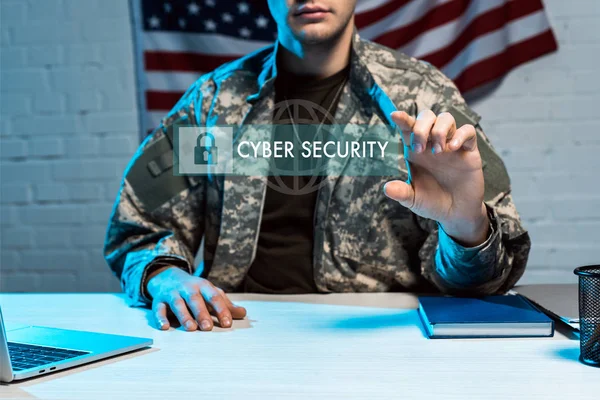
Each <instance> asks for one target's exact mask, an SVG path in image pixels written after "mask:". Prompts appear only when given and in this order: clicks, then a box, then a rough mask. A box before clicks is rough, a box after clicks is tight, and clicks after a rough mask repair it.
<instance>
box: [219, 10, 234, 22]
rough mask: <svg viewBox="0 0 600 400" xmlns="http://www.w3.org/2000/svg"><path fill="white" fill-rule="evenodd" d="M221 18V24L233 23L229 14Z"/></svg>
mask: <svg viewBox="0 0 600 400" xmlns="http://www.w3.org/2000/svg"><path fill="white" fill-rule="evenodd" d="M221 18H223V22H227V23H228V24H230V23H232V22H233V15H231V14H229V13H224V14H223V15H222V16H221Z"/></svg>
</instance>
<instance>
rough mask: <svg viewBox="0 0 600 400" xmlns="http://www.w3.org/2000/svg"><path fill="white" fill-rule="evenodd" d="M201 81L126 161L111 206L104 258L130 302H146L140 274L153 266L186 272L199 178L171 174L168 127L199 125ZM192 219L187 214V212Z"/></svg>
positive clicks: (196, 237) (198, 218)
mask: <svg viewBox="0 0 600 400" xmlns="http://www.w3.org/2000/svg"><path fill="white" fill-rule="evenodd" d="M206 85H207V82H206V79H202V78H201V79H200V80H199V81H198V82H196V84H194V85H193V86H192V87H190V89H189V90H188V91H187V92H186V93H185V95H184V96H183V97H182V98H181V100H180V101H179V102H178V103H177V104H176V106H175V107H174V108H173V110H172V111H171V112H170V113H169V114H168V115H167V117H166V118H164V119H163V121H162V123H161V125H160V127H159V128H157V129H156V130H155V131H154V132H153V133H152V134H151V135H149V136H148V138H146V140H144V142H143V143H142V144H141V145H140V147H139V149H138V151H137V152H136V154H135V155H134V156H133V158H132V160H131V161H130V163H129V165H128V167H127V169H126V171H125V176H124V178H123V180H122V182H121V186H120V189H119V192H118V195H117V198H116V201H115V204H114V207H113V212H112V214H111V217H110V220H109V224H108V228H107V232H106V239H105V243H104V257H105V259H106V261H107V262H108V265H109V266H110V268H111V269H112V271H113V272H114V274H115V275H116V276H117V277H118V278H119V279H120V281H121V286H122V288H123V291H124V292H125V293H126V294H127V296H128V298H129V299H130V304H131V305H132V306H142V305H147V304H148V303H149V302H150V301H149V299H148V297H147V295H146V294H145V288H144V286H145V285H144V282H145V277H146V275H147V274H148V273H149V271H150V270H151V269H152V268H153V266H157V265H164V263H168V264H170V265H174V266H177V267H179V268H182V269H184V270H186V271H188V272H190V273H191V272H192V267H193V260H194V257H195V253H196V251H197V250H198V248H199V246H200V242H201V239H202V235H203V227H204V222H203V218H202V215H196V214H198V210H202V204H203V197H204V196H203V191H204V182H203V180H202V179H196V178H195V179H194V180H191V179H190V178H189V177H185V176H176V175H174V173H173V144H172V142H173V130H174V129H175V127H176V126H177V125H179V124H186V125H188V126H189V125H198V124H200V123H202V121H201V115H200V112H195V110H201V108H202V107H203V106H204V101H203V99H202V92H203V88H204V87H205V86H206ZM192 215H193V217H190V216H192Z"/></svg>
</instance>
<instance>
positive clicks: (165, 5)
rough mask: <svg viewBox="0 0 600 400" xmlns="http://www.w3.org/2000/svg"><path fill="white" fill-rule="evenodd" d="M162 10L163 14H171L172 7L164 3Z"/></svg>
mask: <svg viewBox="0 0 600 400" xmlns="http://www.w3.org/2000/svg"><path fill="white" fill-rule="evenodd" d="M163 8H164V10H165V12H166V13H167V14H169V13H170V12H171V10H173V7H172V6H171V3H165V4H164V5H163Z"/></svg>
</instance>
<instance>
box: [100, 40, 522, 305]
mask: <svg viewBox="0 0 600 400" xmlns="http://www.w3.org/2000/svg"><path fill="white" fill-rule="evenodd" d="M277 47H278V45H277V43H276V44H274V45H272V46H270V47H267V48H264V49H262V50H259V51H257V52H255V53H253V54H250V55H248V56H246V57H244V58H242V59H239V60H236V61H234V62H231V63H228V64H225V65H223V66H221V67H220V68H218V69H217V70H215V71H213V72H211V73H208V74H205V75H203V76H202V77H200V79H198V81H196V82H195V83H194V84H193V85H192V86H191V87H190V88H189V89H188V91H187V92H186V93H185V95H184V96H183V97H182V99H181V100H180V101H179V102H178V103H177V104H176V105H175V107H174V108H173V110H172V111H171V112H170V113H169V114H168V115H167V116H166V117H165V118H164V119H163V121H162V123H161V126H160V127H158V128H157V129H156V130H155V131H154V132H153V134H151V135H150V136H149V137H148V138H147V139H146V140H145V141H144V142H143V143H142V144H141V146H140V148H139V150H138V151H137V153H136V154H135V155H134V157H133V159H132V161H131V163H130V164H129V166H128V168H127V170H126V172H125V176H124V179H123V181H122V184H121V188H120V190H119V193H118V196H117V199H116V203H115V207H114V209H113V213H112V215H111V217H110V222H109V226H108V230H107V235H106V241H105V247H104V254H105V257H106V260H107V262H108V264H109V265H110V267H111V269H112V270H113V271H114V273H115V274H116V275H117V276H118V277H119V278H120V280H121V283H122V287H123V289H124V291H125V292H126V293H127V295H128V296H129V298H130V299H131V301H132V304H133V305H143V304H146V303H147V302H148V298H147V296H146V295H145V290H144V289H143V285H144V282H145V277H146V275H147V274H148V272H149V270H150V269H151V268H152V267H153V266H156V265H164V264H165V263H167V264H172V265H175V266H178V267H180V268H183V269H184V270H186V271H189V272H190V273H192V274H196V275H198V276H202V277H206V278H207V279H209V280H210V281H211V282H212V283H214V284H215V285H217V286H219V287H221V288H223V289H224V290H226V291H234V290H236V288H237V287H238V286H239V285H240V283H241V282H242V280H243V278H244V276H245V274H246V272H247V271H248V269H249V267H250V265H251V263H252V261H253V258H254V255H255V250H256V244H257V239H258V233H259V227H260V222H261V214H262V205H263V203H264V198H265V192H266V191H265V189H266V183H267V177H266V176H200V177H199V176H176V175H175V174H173V171H172V169H170V167H171V165H172V163H171V164H169V163H168V160H169V159H172V157H173V145H172V136H173V132H172V131H173V127H174V126H175V125H176V124H178V123H182V122H183V123H187V124H192V125H195V126H206V127H210V126H215V125H233V126H243V125H245V124H269V123H271V120H272V113H273V108H274V98H275V96H274V80H275V78H276V75H277V68H276V63H275V59H276V53H277ZM423 109H432V110H434V111H436V112H441V111H446V110H450V109H452V110H454V111H455V112H456V111H457V112H458V113H459V114H460V115H462V116H463V117H464V118H466V119H467V121H469V122H471V123H472V124H474V125H475V126H476V128H477V131H478V135H479V136H478V142H479V143H480V152H481V154H482V158H483V162H484V177H485V180H486V188H485V202H486V205H487V207H488V211H489V215H490V217H491V221H492V228H493V229H492V234H491V236H490V237H489V239H488V240H487V241H486V242H485V243H484V244H483V245H481V246H478V247H477V248H473V249H466V248H463V247H461V246H459V245H458V244H457V243H455V242H454V241H452V239H450V238H449V237H447V235H445V234H444V232H443V230H440V229H439V226H438V224H437V223H436V222H434V221H431V220H426V219H423V218H421V217H418V216H416V215H415V214H413V213H412V212H410V211H409V210H408V209H406V208H404V207H402V206H401V205H400V204H398V203H397V202H394V201H392V200H390V199H388V198H387V197H385V195H384V194H383V190H382V187H383V185H384V184H385V182H387V181H388V180H390V179H394V178H395V179H406V178H407V177H408V172H407V169H406V168H403V167H402V166H405V163H404V160H400V161H401V162H400V164H399V165H400V167H399V170H398V176H395V177H393V176H385V177H383V176H367V177H356V176H344V175H343V173H341V174H340V173H338V174H332V175H331V176H328V177H326V178H325V183H324V185H323V186H321V187H320V189H319V192H318V196H317V204H316V211H315V222H314V223H315V242H314V243H315V244H314V249H313V266H314V279H315V282H316V285H317V288H318V289H319V291H322V292H350V291H355V292H366V291H370V292H374V291H392V290H410V291H417V290H418V291H429V290H436V291H441V292H446V293H464V294H469V293H471V294H486V293H495V292H503V291H506V290H507V289H509V288H510V287H512V286H513V285H514V284H515V283H516V282H517V280H518V279H519V278H520V277H521V275H522V274H523V272H524V269H525V264H526V261H527V257H528V253H529V249H530V240H529V236H528V234H527V232H526V231H525V230H524V228H523V227H522V225H521V222H520V220H519V216H518V214H517V211H516V209H515V207H514V204H513V201H512V198H511V195H510V187H509V181H508V176H507V174H506V169H505V167H504V164H503V163H502V161H501V160H500V158H499V157H498V156H497V154H496V153H495V152H494V150H493V149H492V148H491V146H490V145H489V142H488V140H487V138H486V137H485V135H484V133H483V131H482V130H481V129H480V126H479V124H478V122H479V119H480V118H479V116H478V115H477V114H475V113H474V112H473V111H472V110H471V109H470V108H468V107H467V105H466V104H465V101H464V100H463V98H462V97H461V95H460V93H459V91H458V90H457V89H456V87H455V86H454V84H453V83H452V82H451V81H450V80H449V79H448V78H446V77H445V76H444V75H443V74H442V73H441V72H439V71H438V70H437V69H435V68H434V67H432V66H431V65H429V64H427V63H424V62H421V61H418V60H416V59H414V58H410V57H408V56H405V55H403V54H400V53H397V52H395V51H393V50H390V49H387V48H385V47H382V46H379V45H377V44H374V43H372V42H369V41H366V40H364V39H361V38H360V37H359V36H358V35H355V37H354V39H353V49H352V55H351V67H350V79H349V81H348V83H347V84H346V85H345V87H344V89H343V91H342V94H341V98H340V102H339V106H338V109H337V111H336V115H335V118H336V120H340V121H350V124H357V125H364V126H372V125H374V124H386V125H388V126H392V127H393V126H394V123H393V121H392V120H391V119H390V113H391V112H392V111H395V110H404V111H406V112H407V113H409V114H411V115H413V116H415V115H417V114H418V113H419V111H420V110H423ZM350 134H352V135H357V136H360V132H356V131H352V132H351V133H350ZM157 160H158V161H160V160H162V161H165V160H167V162H166V163H165V162H162V163H160V162H159V163H157ZM349 163H352V161H350V162H349ZM157 165H158V166H159V167H160V166H162V168H157ZM338 172H339V171H338ZM202 241H203V242H204V243H203V246H202V249H203V254H202V257H201V258H202V260H203V261H202V262H200V263H199V265H195V263H194V260H195V255H196V252H197V251H198V250H199V249H200V247H201V243H202Z"/></svg>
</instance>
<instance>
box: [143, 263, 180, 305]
mask: <svg viewBox="0 0 600 400" xmlns="http://www.w3.org/2000/svg"><path fill="white" fill-rule="evenodd" d="M170 268H177V267H175V266H173V265H159V266H156V267H155V268H153V269H152V271H151V272H149V273H148V274H147V275H146V279H145V281H144V290H145V294H146V296H147V297H148V299H150V300H152V294H151V290H150V283H151V281H152V278H154V277H155V276H156V275H158V274H160V273H161V272H164V271H166V270H168V269H170Z"/></svg>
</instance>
